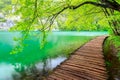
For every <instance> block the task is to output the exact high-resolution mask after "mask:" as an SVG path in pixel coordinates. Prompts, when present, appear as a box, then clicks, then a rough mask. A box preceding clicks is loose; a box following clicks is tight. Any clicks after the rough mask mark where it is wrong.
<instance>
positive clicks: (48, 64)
mask: <svg viewBox="0 0 120 80" xmlns="http://www.w3.org/2000/svg"><path fill="white" fill-rule="evenodd" d="M106 34H108V33H107V32H53V33H52V32H51V33H48V36H47V37H46V39H45V44H44V45H42V43H43V42H42V41H43V37H42V33H40V32H30V33H29V34H28V37H27V38H26V39H24V40H22V42H21V40H20V39H22V37H23V36H24V34H22V33H20V32H0V80H22V79H23V78H26V76H31V75H33V74H34V73H39V75H42V76H46V75H48V73H49V72H50V71H52V69H53V68H55V67H56V66H57V65H59V64H60V63H61V62H62V61H64V60H65V59H67V57H68V56H69V55H70V53H71V52H73V51H74V50H75V49H77V48H78V47H80V46H81V45H82V44H84V43H85V42H87V41H89V40H90V39H92V38H93V37H95V36H100V35H106ZM16 51H18V52H16ZM11 52H12V53H15V54H11ZM33 69H34V70H33ZM28 74H29V75H28ZM16 76H17V77H16ZM29 80H30V79H29ZM31 80H32V78H31Z"/></svg>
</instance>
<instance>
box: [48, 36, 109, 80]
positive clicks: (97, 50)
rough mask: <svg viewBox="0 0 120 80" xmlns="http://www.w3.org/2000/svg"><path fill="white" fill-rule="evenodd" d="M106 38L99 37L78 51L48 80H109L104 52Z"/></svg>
mask: <svg viewBox="0 0 120 80" xmlns="http://www.w3.org/2000/svg"><path fill="white" fill-rule="evenodd" d="M105 38H106V36H100V37H97V38H95V39H93V40H91V41H90V42H88V43H86V44H85V45H84V46H82V47H81V48H79V49H78V50H76V51H75V52H74V53H73V54H72V55H71V56H70V58H69V59H67V60H66V61H64V62H63V63H61V64H60V65H59V66H57V68H55V69H54V71H53V73H52V74H50V75H49V76H48V77H47V80H107V72H106V68H105V62H104V56H103V51H102V45H103V42H104V39H105Z"/></svg>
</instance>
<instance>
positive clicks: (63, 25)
mask: <svg viewBox="0 0 120 80" xmlns="http://www.w3.org/2000/svg"><path fill="white" fill-rule="evenodd" d="M119 3H120V0H12V8H11V9H12V10H13V12H11V13H12V14H13V13H14V15H17V16H20V17H21V18H20V20H18V21H17V24H16V26H15V27H14V28H12V30H22V31H28V30H40V31H45V30H51V29H59V30H108V27H111V29H112V31H113V33H114V34H116V35H120V33H119V32H120V31H119V30H120V27H119V20H118V19H119V18H120V16H119V15H120V4H119Z"/></svg>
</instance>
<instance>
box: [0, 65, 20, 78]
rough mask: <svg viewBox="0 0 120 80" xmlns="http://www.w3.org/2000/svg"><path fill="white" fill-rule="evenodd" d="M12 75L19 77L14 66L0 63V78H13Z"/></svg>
mask: <svg viewBox="0 0 120 80" xmlns="http://www.w3.org/2000/svg"><path fill="white" fill-rule="evenodd" d="M13 76H17V78H20V74H19V73H18V72H16V71H15V68H14V66H13V65H11V64H6V63H1V64H0V80H13Z"/></svg>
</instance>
